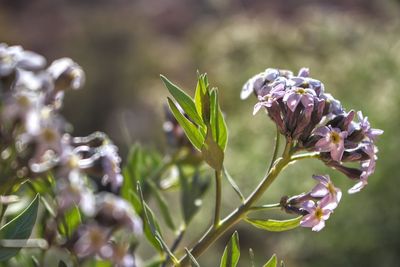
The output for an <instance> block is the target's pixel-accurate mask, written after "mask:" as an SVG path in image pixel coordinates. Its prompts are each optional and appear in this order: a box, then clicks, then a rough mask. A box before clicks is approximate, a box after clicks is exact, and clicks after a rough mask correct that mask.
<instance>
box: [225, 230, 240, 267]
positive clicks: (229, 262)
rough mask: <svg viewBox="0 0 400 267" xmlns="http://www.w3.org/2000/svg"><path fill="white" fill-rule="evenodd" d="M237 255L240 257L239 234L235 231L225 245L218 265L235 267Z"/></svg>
mask: <svg viewBox="0 0 400 267" xmlns="http://www.w3.org/2000/svg"><path fill="white" fill-rule="evenodd" d="M239 257H240V247H239V235H238V233H237V232H236V231H235V232H234V233H233V235H232V237H231V239H230V240H229V242H228V244H227V245H226V247H225V250H224V254H223V255H222V259H221V264H220V267H235V266H236V265H237V263H238V262H239Z"/></svg>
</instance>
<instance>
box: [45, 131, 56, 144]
mask: <svg viewBox="0 0 400 267" xmlns="http://www.w3.org/2000/svg"><path fill="white" fill-rule="evenodd" d="M42 136H43V139H44V140H45V141H46V142H49V143H51V142H53V141H55V140H56V138H57V137H56V133H55V132H54V131H53V130H52V129H50V128H45V129H44V130H43V132H42Z"/></svg>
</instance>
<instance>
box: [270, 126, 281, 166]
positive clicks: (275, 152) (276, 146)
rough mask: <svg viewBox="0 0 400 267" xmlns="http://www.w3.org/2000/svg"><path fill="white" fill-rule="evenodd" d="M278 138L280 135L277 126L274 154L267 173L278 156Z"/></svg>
mask: <svg viewBox="0 0 400 267" xmlns="http://www.w3.org/2000/svg"><path fill="white" fill-rule="evenodd" d="M280 137H281V134H280V133H279V129H278V126H277V127H276V136H275V146H274V152H273V154H272V158H271V163H270V164H269V168H268V172H269V171H270V170H271V168H272V166H273V165H274V162H275V160H276V157H277V156H278V151H279V142H280Z"/></svg>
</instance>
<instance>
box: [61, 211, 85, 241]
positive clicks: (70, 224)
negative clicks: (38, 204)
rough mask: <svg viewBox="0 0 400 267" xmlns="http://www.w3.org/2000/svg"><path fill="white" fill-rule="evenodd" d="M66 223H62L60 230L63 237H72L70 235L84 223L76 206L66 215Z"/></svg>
mask: <svg viewBox="0 0 400 267" xmlns="http://www.w3.org/2000/svg"><path fill="white" fill-rule="evenodd" d="M64 222H65V225H64V223H60V226H59V229H60V233H61V234H62V235H65V236H67V237H71V236H70V235H71V234H72V233H73V232H74V231H75V230H76V229H77V228H78V226H79V225H80V224H81V223H82V218H81V213H80V211H79V208H78V207H77V206H76V205H74V206H73V207H72V208H71V209H69V210H68V211H67V212H66V213H65V214H64Z"/></svg>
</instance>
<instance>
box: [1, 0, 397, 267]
mask: <svg viewBox="0 0 400 267" xmlns="http://www.w3.org/2000/svg"><path fill="white" fill-rule="evenodd" d="M398 17H400V5H399V4H398V2H396V1H389V0H387V1H378V0H375V1H356V0H354V1H321V2H319V1H268V2H267V1H265V2H264V1H240V0H235V1H227V0H202V1H197V0H191V1H183V0H179V1H172V0H170V1H161V0H160V1H145V0H141V1H124V0H116V1H78V0H76V1H61V0H57V1H55V0H40V1H22V0H3V1H0V41H4V42H7V43H8V44H10V45H11V44H21V45H23V46H24V48H26V49H30V50H33V51H37V52H39V53H41V54H43V55H45V56H46V57H47V58H49V59H55V58H58V57H62V56H69V57H71V58H73V59H74V60H76V61H77V62H78V63H79V64H81V65H82V67H83V68H84V70H85V71H86V73H87V86H86V87H85V89H84V90H82V91H78V92H71V93H69V94H68V95H67V99H66V103H65V108H64V114H65V116H66V117H67V119H68V120H69V121H70V122H71V123H72V124H73V125H74V126H75V129H74V134H76V135H79V134H82V135H84V134H88V133H90V132H92V131H94V130H98V129H102V130H104V131H105V132H107V133H109V134H110V136H111V137H112V138H113V139H114V140H115V142H116V143H117V144H118V145H119V147H120V151H121V154H122V155H123V156H126V154H127V151H128V147H129V145H130V144H132V143H133V142H135V141H140V142H142V143H146V144H148V145H150V146H153V147H156V148H158V149H160V150H166V145H165V139H164V138H163V134H162V128H161V126H162V120H163V104H165V103H166V96H167V95H168V92H167V90H166V89H164V87H163V85H162V82H161V81H160V80H159V74H160V73H163V74H165V75H166V76H167V77H168V78H169V79H171V80H172V81H174V82H176V83H178V84H179V85H180V86H181V87H183V88H186V90H189V92H190V93H191V94H192V95H193V93H194V88H195V83H196V70H197V69H199V70H200V71H202V72H207V73H208V75H209V80H210V83H211V86H217V87H218V88H219V96H220V99H221V103H222V104H221V106H222V110H223V111H224V112H225V114H226V120H227V124H228V128H229V130H230V131H229V133H230V137H229V144H228V149H227V154H226V162H227V167H228V169H229V170H230V173H231V174H232V176H233V177H235V179H237V183H238V184H239V186H240V187H241V188H243V191H244V193H246V194H248V193H249V192H250V191H251V190H252V188H254V186H255V185H256V184H257V183H258V181H259V179H261V177H262V176H263V174H264V171H265V169H266V168H267V165H268V160H269V157H270V156H271V153H272V152H271V150H272V141H273V134H274V126H273V124H272V123H271V122H270V121H269V120H268V119H267V117H266V115H264V114H262V113H259V114H257V116H254V117H253V116H252V115H251V114H252V108H253V104H254V103H255V99H250V100H247V101H244V102H243V101H240V100H239V92H240V89H241V86H242V85H243V83H244V82H245V81H246V80H247V79H248V78H249V77H250V76H252V75H253V74H255V73H258V72H260V71H262V70H264V69H265V68H267V67H278V68H287V69H292V70H297V69H299V68H300V67H302V66H307V67H310V69H311V75H312V76H313V77H315V78H317V79H320V80H322V81H323V82H324V83H325V86H326V90H327V91H328V92H330V93H332V94H333V95H334V96H335V97H336V98H338V99H340V100H341V101H342V103H343V105H344V106H345V107H346V108H347V109H351V108H354V109H356V110H362V111H363V112H364V114H366V115H368V116H369V118H370V121H371V123H372V124H373V126H374V127H375V128H380V129H383V130H385V133H384V135H383V136H382V137H381V138H380V139H379V141H378V146H379V149H380V152H379V161H378V164H377V170H376V173H375V174H374V175H373V176H372V177H370V183H369V186H368V187H367V188H366V189H365V190H364V191H363V192H362V193H360V194H356V195H351V196H350V195H347V194H345V195H344V197H343V199H342V203H341V205H340V206H339V208H338V209H337V210H336V211H335V214H334V215H333V216H332V217H331V219H330V220H329V221H328V223H327V227H326V228H325V229H324V230H323V231H322V232H320V233H313V232H311V231H310V230H309V229H296V230H294V231H289V232H285V233H267V232H263V231H261V230H258V229H255V228H251V227H250V226H248V225H244V224H240V225H239V227H238V228H239V229H238V233H239V237H240V247H241V259H240V262H239V266H247V265H248V263H249V261H248V260H247V259H246V255H248V253H247V251H248V249H249V248H250V247H252V248H253V250H254V253H255V258H256V261H258V262H259V263H260V265H261V263H262V262H263V263H265V261H266V259H267V258H269V257H270V256H271V255H272V254H273V253H275V252H276V253H277V255H278V258H280V259H284V260H285V262H286V266H293V267H295V266H311V267H313V266H328V267H329V266H397V265H398V264H399V262H400V256H399V254H398V251H399V249H400V242H399V236H400V227H399V226H400V225H399V218H400V208H399V206H398V203H399V193H398V188H399V181H400V177H399V176H400V171H399V169H398V168H399V156H398V153H399V152H398V151H399V149H400V139H399V137H398V136H399V134H398V133H399V131H400V86H399V83H400V52H399V51H400V21H399V20H398ZM327 172H328V173H330V174H331V177H332V178H333V179H334V180H335V182H336V184H337V185H339V186H340V187H341V188H342V190H343V191H346V190H347V188H349V187H350V186H351V184H352V183H351V181H349V180H348V179H347V178H345V177H344V176H343V175H341V174H339V173H337V172H332V171H330V170H327V168H326V167H325V166H323V165H322V164H320V163H318V162H313V161H305V162H304V165H303V163H302V165H301V166H300V165H299V164H298V165H293V166H290V167H289V168H288V169H287V170H285V172H284V175H282V177H280V178H279V179H278V181H277V182H276V183H275V184H274V186H273V187H272V188H271V190H270V191H269V192H268V193H267V194H266V196H265V202H266V203H267V202H271V203H273V202H277V201H278V200H279V199H280V197H281V196H282V195H285V194H297V193H300V192H303V191H305V190H308V189H310V188H311V186H312V185H313V184H314V182H313V181H312V179H311V178H310V177H311V174H313V173H327ZM225 184H226V185H227V183H225ZM212 196H213V190H209V191H208V193H207V195H206V198H207V199H206V200H205V204H204V205H205V208H203V209H202V212H200V214H198V215H196V217H195V218H194V222H193V225H192V226H191V228H189V232H190V234H189V237H187V238H186V239H185V241H186V242H189V241H190V240H191V239H193V238H195V237H197V236H198V235H199V234H200V233H201V232H202V229H205V227H206V224H209V223H210V222H211V220H212V208H211V207H212ZM168 197H169V198H170V200H171V201H172V202H174V201H177V200H176V198H174V193H173V192H172V193H171V194H170V195H168ZM235 197H236V196H235V195H234V192H232V191H231V189H230V188H228V186H226V189H225V190H224V197H223V205H224V209H223V214H227V213H228V212H229V211H230V210H231V209H232V208H233V207H234V206H235V205H237V204H238V203H239V201H237V202H236V203H235V201H233V199H235ZM207 207H209V208H207ZM176 212H177V213H178V210H177V211H176ZM231 234H232V232H231V233H227V235H226V236H225V238H223V239H222V240H221V241H220V242H218V243H217V244H216V245H214V246H213V247H211V249H210V250H209V251H208V252H207V256H204V257H201V258H200V259H199V262H200V264H201V265H202V266H217V264H218V263H219V259H220V256H221V255H222V253H223V248H224V246H225V244H226V243H227V241H228V240H229V237H230V236H231ZM167 239H168V236H167ZM140 251H141V253H142V255H144V257H148V256H150V255H151V253H152V252H151V250H150V247H147V246H146V245H144V246H141V247H140ZM247 258H248V256H247Z"/></svg>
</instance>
